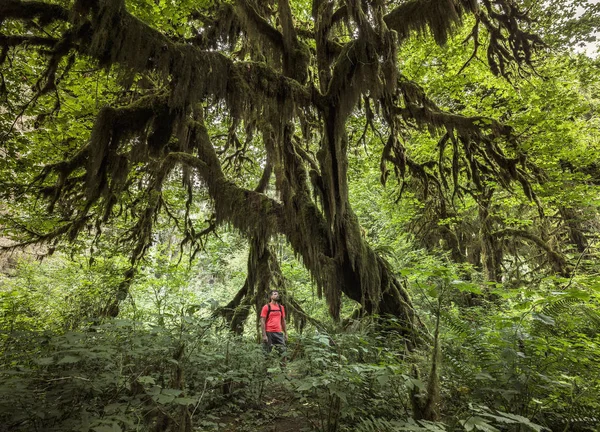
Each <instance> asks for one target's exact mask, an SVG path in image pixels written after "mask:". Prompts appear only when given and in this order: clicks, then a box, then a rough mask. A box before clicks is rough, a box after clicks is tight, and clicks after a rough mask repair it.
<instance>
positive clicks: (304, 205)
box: [0, 0, 542, 334]
mask: <svg viewBox="0 0 600 432" xmlns="http://www.w3.org/2000/svg"><path fill="white" fill-rule="evenodd" d="M141 5H145V6H144V7H142V6H141ZM149 5H150V3H148V4H145V3H144V2H127V4H126V2H125V1H124V0H76V1H74V2H67V1H59V2H51V1H47V2H45V1H19V0H3V1H2V2H1V3H0V17H2V18H1V20H2V21H1V27H0V29H1V32H2V34H1V35H0V44H1V45H2V53H1V55H0V62H2V64H3V71H5V72H3V76H2V83H3V86H2V89H3V91H4V97H5V101H9V102H10V100H13V101H14V100H16V99H19V101H20V102H21V103H13V104H11V103H7V105H6V106H7V107H8V109H7V110H5V112H3V113H2V115H3V117H4V119H5V120H6V119H7V118H10V119H15V118H17V117H19V115H22V114H23V113H25V114H26V116H28V117H27V118H26V120H27V121H26V124H25V126H21V128H22V129H25V130H26V129H28V128H29V129H32V128H33V126H38V127H41V128H44V127H45V126H44V125H46V124H47V123H48V122H49V121H50V120H51V119H52V118H54V119H56V118H58V117H60V116H62V117H61V118H63V119H70V121H71V123H66V124H63V126H62V131H63V135H62V136H63V137H66V138H59V137H58V135H55V137H54V140H56V141H60V140H61V139H62V140H63V142H62V144H60V145H59V147H60V151H55V150H47V151H44V153H40V148H42V147H37V148H36V147H35V145H34V143H32V142H30V141H28V140H27V138H26V135H23V134H21V133H20V132H22V130H19V124H22V123H23V119H21V120H20V121H21V123H19V122H18V121H16V120H15V121H14V122H12V123H11V122H10V121H8V123H5V125H6V124H9V127H5V129H6V130H5V135H4V137H3V138H4V143H5V150H4V152H5V156H8V158H9V159H11V158H12V159H11V160H12V162H11V163H12V165H10V169H12V170H13V171H14V172H15V173H16V172H18V171H19V169H20V168H19V163H23V160H24V159H27V158H28V157H30V156H31V155H29V154H28V151H33V152H37V154H36V155H35V161H31V158H30V159H29V162H28V164H29V165H28V171H29V172H32V173H35V176H34V175H33V174H32V175H31V176H30V177H29V181H27V182H23V181H20V182H19V181H17V182H14V183H11V184H9V183H10V182H7V181H4V183H5V186H6V187H5V191H7V192H6V195H5V196H6V197H9V198H10V199H17V198H18V199H20V200H21V201H22V202H26V201H27V200H32V199H34V198H36V199H37V198H40V197H41V198H43V200H41V201H35V202H36V203H40V202H44V203H45V205H46V206H47V212H48V215H49V216H48V220H51V221H52V223H45V224H38V225H34V224H23V223H22V221H21V222H20V223H19V224H16V225H15V227H16V228H18V230H17V231H18V233H17V237H18V238H19V239H20V242H21V244H30V243H34V242H38V243H39V242H47V243H53V242H56V241H58V240H59V239H61V238H69V239H71V240H74V239H76V238H77V237H78V235H79V234H80V233H81V232H82V231H84V230H89V231H91V232H92V233H93V234H94V235H97V236H99V235H101V234H102V232H103V229H104V230H105V232H106V228H107V227H111V224H115V221H116V220H126V221H127V224H128V225H127V224H125V225H126V226H127V229H125V230H124V233H125V234H123V235H122V236H121V237H120V240H119V241H120V242H121V243H122V244H124V245H128V248H129V250H130V252H131V262H132V266H134V265H135V264H136V263H137V262H138V261H139V260H140V258H141V257H143V255H144V253H145V251H146V250H147V248H148V246H149V245H150V244H151V243H152V239H153V224H154V223H155V221H156V218H157V216H158V215H159V214H161V213H162V214H166V215H167V216H168V217H169V218H172V219H173V221H174V223H176V224H178V226H179V227H180V229H181V231H182V238H183V244H192V245H196V244H200V243H201V242H202V238H203V236H204V235H206V233H208V232H210V231H211V230H212V229H213V228H214V227H215V226H218V225H220V224H229V225H230V226H232V227H234V228H235V229H237V230H239V231H240V232H242V233H243V234H244V235H246V236H247V237H248V239H249V242H250V246H251V247H250V257H249V261H248V263H249V267H248V279H247V282H246V284H244V286H243V287H242V289H241V290H240V292H239V294H238V295H237V296H236V298H235V299H234V300H233V301H232V302H231V303H230V304H229V306H230V308H236V307H237V306H239V305H242V306H245V307H242V310H243V311H245V312H242V314H241V317H242V318H244V317H245V316H247V313H248V312H247V311H248V310H249V307H250V305H252V304H253V303H256V302H260V301H261V300H260V298H261V297H260V296H258V295H257V293H258V294H262V293H263V292H264V290H266V289H267V287H268V286H269V285H272V284H277V283H279V282H278V281H280V280H281V278H280V276H279V275H278V274H277V273H278V266H277V262H276V260H274V258H273V253H272V251H271V249H270V247H269V239H271V238H272V237H273V236H276V235H281V236H283V237H285V239H286V240H287V241H288V242H289V244H290V246H291V247H292V249H293V250H294V252H295V253H296V254H297V256H298V257H299V259H300V260H301V261H302V263H303V264H304V265H305V266H306V268H307V269H308V270H309V271H310V273H311V275H312V277H313V278H314V281H315V282H316V285H317V287H318V290H319V293H320V294H323V295H324V296H325V298H326V300H327V303H328V305H329V309H330V312H331V314H332V316H333V317H335V318H338V317H339V312H340V304H341V296H342V293H343V294H345V295H346V296H348V297H349V298H351V299H353V300H355V301H356V302H358V303H360V304H361V305H362V310H363V311H364V312H365V313H368V314H371V313H383V314H391V315H395V316H397V317H399V318H400V319H401V320H402V321H403V322H404V326H405V329H406V333H407V334H412V333H413V330H414V328H415V326H418V325H419V324H418V318H417V317H416V316H415V312H414V310H413V306H412V304H411V300H410V298H409V295H408V293H407V292H406V289H405V287H404V286H403V285H402V284H401V283H400V281H399V280H398V279H397V277H396V276H395V275H394V274H393V272H392V271H391V269H390V266H389V265H388V264H387V262H386V260H385V259H384V258H383V257H381V256H379V255H378V254H377V253H376V252H375V251H374V250H373V248H372V247H370V246H369V244H368V243H367V241H366V239H365V237H364V235H363V233H362V231H361V226H360V224H359V222H358V219H357V217H356V215H355V213H354V212H353V210H352V207H351V205H350V198H349V192H348V160H349V159H348V152H349V150H350V149H351V148H352V147H353V146H354V145H356V143H354V142H351V140H350V139H349V135H348V133H347V128H346V126H347V123H348V122H349V120H350V119H351V118H360V119H361V121H365V123H366V126H365V130H368V129H372V130H373V131H377V133H378V134H381V135H384V136H385V139H382V145H381V147H380V149H379V151H380V154H381V158H380V160H381V162H380V166H381V180H382V182H383V183H385V182H386V180H387V179H388V177H389V174H390V173H393V174H394V175H395V176H396V177H397V179H398V180H399V182H398V184H399V185H400V184H403V181H402V179H403V178H404V176H405V175H411V176H413V177H414V178H417V179H419V180H420V181H421V182H422V185H423V189H424V191H425V195H426V196H427V195H428V194H432V195H433V194H437V196H438V197H439V200H441V201H440V203H441V204H440V205H443V200H444V198H443V197H444V196H452V197H454V196H455V195H456V194H460V193H465V192H468V193H469V194H470V195H472V196H473V197H475V199H476V200H479V201H478V202H481V203H484V202H485V200H486V199H487V198H486V197H487V196H488V195H489V190H488V189H489V186H488V185H489V183H490V182H492V181H493V182H496V183H498V184H499V185H500V186H502V187H506V188H510V187H511V184H512V183H513V182H516V183H517V184H520V185H521V187H522V189H523V190H524V192H525V195H526V196H527V197H528V198H529V199H531V200H535V195H534V193H533V191H532V188H531V185H530V183H531V181H532V179H533V178H534V176H532V175H530V174H528V172H529V169H530V167H529V166H528V162H527V158H526V157H525V155H524V154H521V153H520V151H519V145H518V138H517V136H516V134H514V133H513V130H512V129H511V128H510V127H508V126H505V125H503V124H501V123H499V122H498V121H496V120H494V119H490V118H486V117H482V116H477V117H465V116H461V115H457V114H453V113H450V112H446V111H444V110H441V109H440V108H438V106H437V105H436V104H435V103H434V101H432V100H431V99H430V98H428V97H427V95H426V94H425V92H424V91H423V90H422V88H421V87H420V86H419V84H418V83H415V82H412V81H410V80H409V79H408V78H407V77H406V76H404V75H403V74H402V64H401V61H400V60H399V58H398V53H399V50H400V48H401V47H402V46H403V44H404V43H406V41H408V40H409V39H410V38H411V37H413V36H420V37H432V38H433V39H434V40H435V41H436V43H437V44H440V45H443V44H444V43H445V42H446V41H447V39H448V37H449V36H450V35H451V34H452V32H453V31H455V30H456V29H459V28H461V26H463V20H464V19H466V18H467V17H470V16H471V17H474V19H472V18H469V22H470V23H471V25H473V26H474V27H473V32H472V35H473V38H472V39H473V40H476V44H475V46H474V49H475V50H479V51H480V52H481V51H483V50H484V48H485V50H487V63H488V64H489V67H490V69H491V71H492V72H493V73H494V74H496V75H500V76H504V77H506V78H508V79H512V78H514V77H515V76H516V75H517V74H518V73H522V72H523V69H524V68H528V67H529V66H530V65H531V62H532V55H533V51H534V50H535V49H536V48H539V47H542V43H541V41H540V39H539V38H538V37H536V36H534V35H532V34H531V33H530V32H529V31H528V28H529V21H528V18H527V16H526V14H525V13H523V12H522V11H521V10H520V8H519V7H518V5H517V4H515V3H514V2H512V1H510V0H496V1H493V2H492V1H489V0H483V1H481V2H479V1H476V0H448V1H441V0H439V1H438V0H435V1H432V0H409V1H382V0H363V1H358V0H339V1H328V0H313V1H312V2H308V1H291V0H279V1H274V0H271V1H265V0H257V1H254V0H235V1H223V2H210V1H199V2H189V1H185V2H182V3H181V4H180V5H179V6H178V8H177V9H176V11H177V13H175V12H173V10H175V8H173V7H171V9H170V10H169V11H167V9H165V8H163V9H160V8H159V7H158V6H156V8H154V9H152V8H149ZM156 5H158V3H156ZM167 12H168V13H167ZM483 35H485V41H484V40H483V39H484V36H483ZM7 65H8V68H6V67H7ZM19 65H20V66H19ZM86 69H87V70H88V71H87V72H86V71H85V70H86ZM82 71H83V72H82ZM99 71H100V72H99ZM102 71H106V73H107V74H108V73H110V74H111V77H115V76H116V77H118V78H119V79H118V81H112V84H110V85H108V84H105V83H103V82H101V84H100V86H101V88H102V89H104V90H106V92H105V93H103V94H108V93H110V92H112V93H110V94H111V95H112V96H111V97H110V98H109V97H106V98H104V99H103V98H102V97H98V86H99V84H98V83H99V82H100V81H99V78H98V76H99V75H101V74H102ZM21 78H22V79H23V80H28V81H27V82H26V83H25V84H24V83H23V82H19V79H21ZM32 78H35V80H34V81H35V84H34V85H33V86H32V85H31V84H30V81H31V79H32ZM86 80H87V81H88V83H87V84H85V83H86ZM75 83H77V85H78V86H79V87H75ZM111 86H112V87H111ZM109 87H110V88H111V89H110V91H109ZM94 88H95V92H96V98H95V99H93V98H92V100H93V101H94V102H95V104H96V105H99V106H98V108H96V107H95V106H94V104H91V108H90V107H85V106H84V105H83V103H80V104H77V103H75V100H77V99H80V100H83V98H84V96H85V94H89V93H90V92H93V91H94ZM11 92H12V93H11ZM17 93H18V94H17ZM7 95H8V96H7ZM11 98H12V99H11ZM69 98H71V101H72V102H73V103H72V106H71V107H68V104H67V103H66V100H67V99H69ZM23 101H26V102H23ZM99 101H100V102H99ZM102 104H105V106H103V107H102V106H101V105H102ZM34 106H38V107H42V108H39V110H38V111H37V112H35V113H32V112H30V111H28V110H31V107H34ZM92 117H93V119H92V120H90V125H93V127H91V131H90V132H89V133H88V132H86V130H85V127H83V128H82V127H81V123H82V122H84V121H88V120H89V119H90V118H92ZM48 128H50V126H48ZM413 129H427V130H429V131H430V133H431V134H432V135H433V136H437V137H438V138H439V140H440V141H439V149H440V152H439V154H440V155H439V160H432V161H427V162H424V163H419V162H416V161H415V159H413V158H411V155H410V154H409V153H408V151H407V150H406V147H405V145H404V142H405V140H406V139H408V138H409V136H410V131H411V130H413ZM69 130H73V131H78V132H77V133H76V134H75V133H71V134H70V133H69ZM24 136H25V138H24ZM37 136H38V137H40V136H41V135H39V134H38V135H37ZM39 139H40V140H42V138H39ZM47 141H52V139H49V140H48V139H47ZM48 148H49V147H48ZM19 161H20V162H19ZM247 166H253V167H254V169H256V168H257V167H259V168H260V173H258V172H257V174H256V175H255V176H254V178H248V177H247V176H243V175H242V174H241V173H243V172H245V171H244V170H243V167H247ZM255 172H256V171H255ZM17 177H18V178H19V179H21V177H19V176H15V178H17ZM174 178H177V179H180V180H181V182H182V185H183V190H184V191H185V193H186V194H187V201H186V205H185V208H184V209H183V210H182V211H180V212H176V211H173V209H172V208H170V207H169V205H168V200H166V199H165V196H164V191H165V185H166V184H167V183H168V182H169V181H172V180H173V179H174ZM461 178H466V179H467V181H466V182H464V183H463V182H461V180H460V179H461ZM252 181H254V185H251V183H252ZM442 190H454V193H445V194H444V193H441V192H442ZM206 198H208V199H209V200H210V202H211V203H212V204H211V209H212V211H213V212H214V217H213V218H212V219H211V220H209V221H206V222H199V221H197V220H196V219H195V218H194V213H193V211H192V209H193V208H194V203H196V202H198V201H199V200H206ZM490 247H492V246H491V245H490ZM132 268H133V267H132ZM132 275H133V271H130V272H128V273H127V275H126V279H128V278H129V279H130V278H131V277H132ZM126 290H127V283H126V282H125V283H124V284H123V285H122V289H121V292H120V293H119V294H118V295H117V297H116V298H115V305H116V304H117V303H118V301H119V299H122V298H123V297H124V294H126ZM228 316H229V317H230V318H231V319H233V318H234V317H235V316H236V314H232V313H230V314H228ZM240 319H241V318H240V316H239V314H237V320H238V321H239V320H240Z"/></svg>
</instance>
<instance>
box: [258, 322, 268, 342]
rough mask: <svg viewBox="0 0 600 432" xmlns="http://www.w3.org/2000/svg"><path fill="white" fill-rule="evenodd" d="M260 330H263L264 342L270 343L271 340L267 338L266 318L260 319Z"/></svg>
mask: <svg viewBox="0 0 600 432" xmlns="http://www.w3.org/2000/svg"><path fill="white" fill-rule="evenodd" d="M260 328H261V330H262V340H263V342H268V341H269V338H267V319H266V318H265V317H262V316H261V317H260Z"/></svg>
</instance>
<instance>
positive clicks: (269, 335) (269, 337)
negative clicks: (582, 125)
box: [263, 332, 273, 354]
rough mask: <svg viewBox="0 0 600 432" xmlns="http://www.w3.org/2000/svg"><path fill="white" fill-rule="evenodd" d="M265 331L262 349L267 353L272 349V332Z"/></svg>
mask: <svg viewBox="0 0 600 432" xmlns="http://www.w3.org/2000/svg"><path fill="white" fill-rule="evenodd" d="M266 333H267V342H263V349H264V350H265V354H269V353H270V352H271V350H272V349H273V333H270V332H266Z"/></svg>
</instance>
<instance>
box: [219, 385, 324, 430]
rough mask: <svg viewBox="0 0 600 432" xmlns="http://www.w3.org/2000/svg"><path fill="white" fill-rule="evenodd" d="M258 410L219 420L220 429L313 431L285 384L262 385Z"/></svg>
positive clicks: (299, 405)
mask: <svg viewBox="0 0 600 432" xmlns="http://www.w3.org/2000/svg"><path fill="white" fill-rule="evenodd" d="M260 404H261V408H260V409H252V410H248V411H246V412H244V413H241V414H239V415H236V416H234V415H230V416H223V417H221V418H220V419H219V421H218V423H219V426H220V427H219V429H218V430H219V431H222V432H251V431H252V432H307V431H311V430H314V428H313V427H311V424H310V422H309V421H308V419H307V418H306V415H305V412H303V411H302V409H301V408H302V406H301V404H300V403H299V401H298V400H297V399H296V398H295V397H294V394H293V393H292V391H291V390H290V389H289V388H288V387H287V386H286V385H285V384H284V383H272V384H269V385H268V386H266V387H265V390H264V395H263V398H262V401H261V403H260Z"/></svg>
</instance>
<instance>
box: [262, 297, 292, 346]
mask: <svg viewBox="0 0 600 432" xmlns="http://www.w3.org/2000/svg"><path fill="white" fill-rule="evenodd" d="M269 300H270V301H269V303H267V304H266V305H264V306H263V308H262V311H261V312H260V327H261V329H262V340H263V343H264V344H265V349H266V351H267V352H271V350H272V349H273V346H275V347H276V349H277V351H279V352H280V353H283V352H284V351H285V343H286V341H287V329H286V327H285V308H284V307H283V305H282V304H280V303H279V292H278V291H277V290H271V291H270V292H269Z"/></svg>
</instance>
